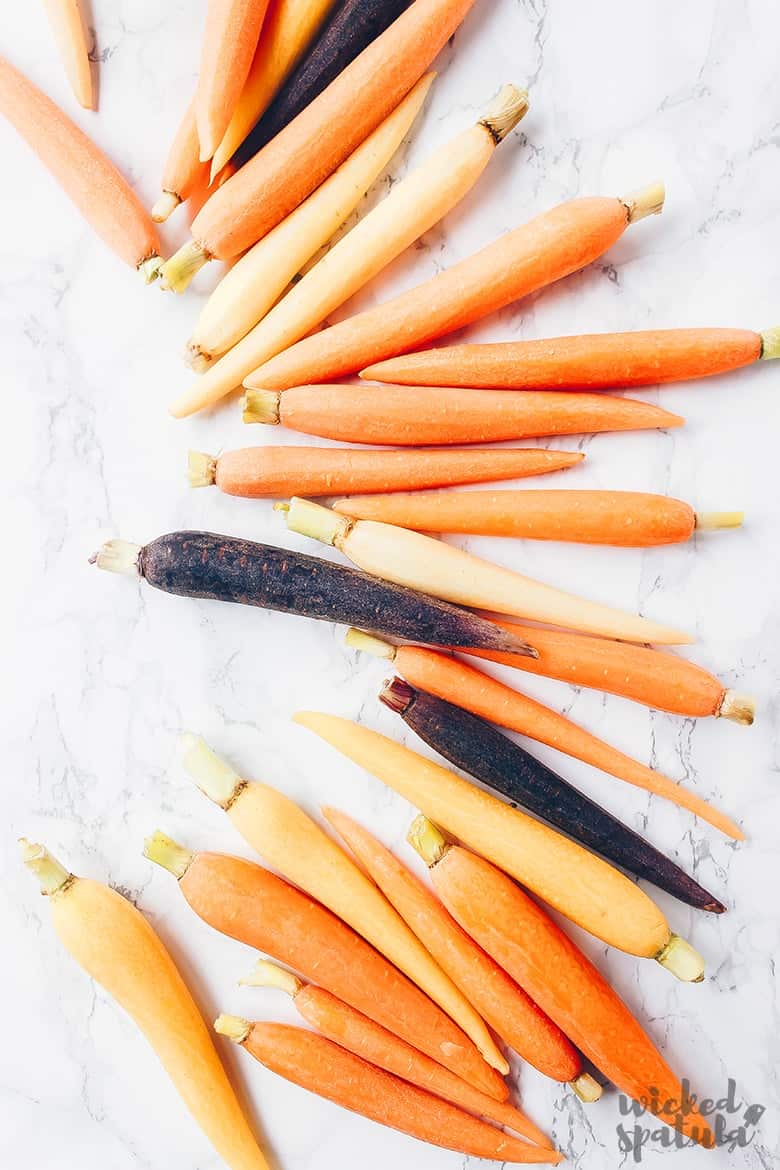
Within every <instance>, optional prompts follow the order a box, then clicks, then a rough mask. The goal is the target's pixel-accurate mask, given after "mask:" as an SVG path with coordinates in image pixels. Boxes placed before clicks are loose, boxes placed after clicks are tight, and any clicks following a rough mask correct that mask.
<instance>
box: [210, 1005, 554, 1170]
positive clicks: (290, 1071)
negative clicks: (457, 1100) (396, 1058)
mask: <svg viewBox="0 0 780 1170" xmlns="http://www.w3.org/2000/svg"><path fill="white" fill-rule="evenodd" d="M214 1027H215V1029H216V1030H217V1032H219V1033H220V1035H222V1036H227V1037H228V1038H229V1039H231V1040H233V1041H234V1042H235V1043H236V1044H239V1045H241V1047H242V1048H244V1049H245V1050H246V1051H247V1052H248V1053H249V1054H250V1055H251V1056H254V1058H255V1060H259V1061H260V1063H261V1064H264V1065H265V1066H266V1068H269V1069H270V1070H271V1071H272V1072H275V1073H277V1074H278V1075H279V1076H282V1077H284V1078H285V1079H286V1080H288V1081H292V1083H293V1084H295V1085H300V1087H301V1088H302V1089H308V1090H309V1092H310V1093H316V1094H317V1096H319V1097H324V1098H325V1099H326V1100H327V1101H332V1102H333V1103H334V1104H335V1105H341V1106H342V1107H343V1108H344V1109H349V1110H351V1111H352V1112H353V1113H359V1114H360V1115H361V1116H362V1117H368V1118H369V1119H370V1120H371V1121H378V1122H379V1124H380V1125H387V1126H389V1127H390V1128H391V1129H397V1130H400V1132H401V1133H406V1134H409V1136H410V1137H416V1138H419V1139H420V1141H424V1142H429V1143H430V1144H431V1145H434V1146H441V1147H443V1148H444V1149H446V1150H457V1151H458V1152H459V1153H462V1154H471V1155H473V1156H474V1157H477V1158H492V1159H494V1160H495V1161H498V1162H512V1163H514V1162H522V1163H525V1162H533V1163H537V1164H538V1163H540V1162H543V1163H548V1164H552V1165H557V1163H558V1162H560V1161H561V1160H562V1157H561V1155H560V1154H559V1153H557V1151H555V1150H550V1149H544V1148H540V1147H538V1146H531V1145H528V1143H526V1142H522V1141H520V1140H519V1139H518V1138H514V1137H510V1135H509V1134H507V1133H504V1132H503V1131H502V1130H500V1129H496V1128H495V1127H494V1126H491V1125H488V1124H487V1122H485V1121H480V1120H478V1119H477V1118H476V1117H472V1116H470V1115H469V1114H468V1113H464V1112H463V1111H462V1110H461V1109H458V1108H457V1107H456V1106H455V1105H450V1104H449V1102H447V1101H444V1100H442V1099H441V1098H440V1097H434V1096H432V1095H431V1094H430V1093H426V1092H425V1091H424V1090H423V1089H418V1088H417V1087H416V1086H415V1085H412V1084H409V1083H408V1082H406V1081H402V1080H399V1078H398V1077H395V1076H392V1075H391V1074H390V1073H387V1072H384V1071H383V1070H382V1069H380V1068H376V1067H375V1066H374V1065H373V1064H369V1063H368V1062H367V1061H365V1060H361V1059H360V1057H359V1056H354V1055H353V1054H352V1053H351V1052H348V1051H347V1050H346V1049H345V1048H342V1047H340V1045H338V1044H334V1043H333V1042H332V1041H330V1040H326V1038H325V1037H324V1036H317V1035H316V1034H315V1033H314V1032H307V1031H305V1030H304V1029H303V1028H294V1027H291V1026H290V1025H289V1024H270V1023H254V1024H251V1023H250V1022H249V1021H248V1020H244V1019H241V1018H240V1017H239V1016H225V1015H222V1016H220V1017H219V1018H218V1019H217V1021H216V1023H215V1024H214Z"/></svg>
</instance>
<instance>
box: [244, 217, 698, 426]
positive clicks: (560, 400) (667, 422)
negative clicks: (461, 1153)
mask: <svg viewBox="0 0 780 1170" xmlns="http://www.w3.org/2000/svg"><path fill="white" fill-rule="evenodd" d="M346 238H347V239H348V238H349V237H346ZM331 254H332V253H331ZM315 271H316V270H315ZM311 275H313V273H311ZM305 279H306V278H304V281H301V284H300V285H298V286H297V287H296V288H295V289H294V290H293V291H292V292H291V293H289V294H288V296H289V297H294V296H295V294H296V293H297V291H298V288H301V287H303V284H304V283H305ZM287 299H288V298H287V297H286V298H285V300H284V301H282V303H281V305H280V306H279V310H277V311H280V310H282V309H283V308H284V305H285V302H286V300H287ZM269 320H270V318H269ZM262 377H263V375H262V371H260V372H255V373H253V374H250V375H249V377H248V378H247V379H246V380H245V384H246V385H248V386H251V387H255V386H256V383H257V382H258V381H259V380H262ZM684 421H685V420H684V419H682V418H680V416H679V415H677V414H670V413H669V411H667V410H662V409H661V407H660V406H653V405H651V404H650V403H649V402H637V401H635V400H634V399H632V398H613V397H610V396H609V395H606V394H577V395H574V394H561V393H557V392H556V391H554V390H551V391H545V390H533V391H531V390H480V391H479V392H477V391H474V390H458V389H451V390H438V389H435V388H433V389H432V388H428V387H417V388H416V389H411V388H406V387H404V386H385V387H384V388H383V389H381V390H378V389H374V388H372V387H364V386H342V385H335V386H334V385H324V386H297V387H295V388H293V389H290V390H285V391H284V393H280V392H279V391H278V390H263V389H248V390H247V393H246V399H245V403H244V422H267V423H271V424H272V425H274V424H278V423H282V424H283V425H284V426H286V427H289V428H290V429H291V430H296V431H302V432H303V433H304V434H307V435H320V436H321V437H322V438H326V439H338V440H339V441H340V442H346V443H393V444H395V445H396V446H399V447H430V446H434V445H437V444H438V445H440V446H445V445H447V444H448V443H497V442H503V441H504V440H507V439H528V438H533V437H537V436H540V435H580V434H595V433H596V432H599V431H636V430H649V429H655V428H658V427H678V426H682V424H683V422H684Z"/></svg>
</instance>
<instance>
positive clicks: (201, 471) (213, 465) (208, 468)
mask: <svg viewBox="0 0 780 1170" xmlns="http://www.w3.org/2000/svg"><path fill="white" fill-rule="evenodd" d="M187 479H188V480H189V481H190V487H194V488H201V487H212V486H213V485H214V484H215V483H216V482H217V461H216V459H215V458H214V456H213V455H206V454H205V452H203V451H190V452H189V453H188V454H187Z"/></svg>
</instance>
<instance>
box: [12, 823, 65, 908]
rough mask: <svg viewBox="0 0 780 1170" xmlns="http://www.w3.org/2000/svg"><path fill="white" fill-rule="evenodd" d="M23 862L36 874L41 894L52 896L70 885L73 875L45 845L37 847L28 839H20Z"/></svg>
mask: <svg viewBox="0 0 780 1170" xmlns="http://www.w3.org/2000/svg"><path fill="white" fill-rule="evenodd" d="M19 845H20V847H21V850H22V861H23V862H24V864H25V865H26V866H27V868H28V869H29V870H30V871H31V872H32V873H34V874H35V876H36V877H37V879H38V881H39V882H40V885H41V893H42V894H46V895H48V896H51V895H52V894H56V893H58V892H59V891H60V890H61V889H63V888H64V887H65V886H67V885H69V884H70V882H71V880H72V877H73V875H72V874H71V873H70V872H69V871H68V870H67V869H66V868H65V866H64V865H60V863H59V861H57V858H56V857H52V855H51V853H49V850H48V849H47V848H46V847H45V846H44V845H36V844H33V843H32V842H31V841H28V840H27V838H26V837H20V838H19Z"/></svg>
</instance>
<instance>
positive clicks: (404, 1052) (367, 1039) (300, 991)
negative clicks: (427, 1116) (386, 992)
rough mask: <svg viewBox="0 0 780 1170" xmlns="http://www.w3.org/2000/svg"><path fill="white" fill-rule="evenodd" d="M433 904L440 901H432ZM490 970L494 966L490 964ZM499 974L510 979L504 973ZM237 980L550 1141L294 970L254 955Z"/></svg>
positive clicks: (399, 1070)
mask: <svg viewBox="0 0 780 1170" xmlns="http://www.w3.org/2000/svg"><path fill="white" fill-rule="evenodd" d="M431 897H433V895H431ZM434 901H436V899H434ZM437 905H440V903H438V902H437ZM441 909H442V913H443V914H447V911H446V910H444V909H443V907H442V908H441ZM448 917H449V916H448ZM450 921H451V922H452V924H453V927H454V928H455V929H456V930H458V931H460V929H461V928H460V927H459V926H458V925H457V923H456V922H455V921H454V919H450ZM461 933H462V934H463V937H464V938H466V939H468V941H469V944H470V945H471V946H472V947H473V948H474V949H475V950H476V951H478V952H479V953H480V954H483V955H484V952H483V951H479V948H478V947H477V946H476V944H475V943H473V942H471V940H470V939H469V938H468V935H467V934H466V933H465V931H461ZM485 957H487V956H485ZM496 970H500V968H498V967H496ZM502 974H503V973H502ZM504 978H505V979H506V980H507V981H508V982H510V980H509V976H508V975H505V976H504ZM241 984H242V986H245V987H273V988H278V989H279V990H281V991H285V992H286V993H287V994H288V995H289V996H291V997H292V999H293V1001H294V1003H295V1006H296V1008H297V1009H298V1011H299V1012H300V1014H301V1015H302V1016H303V1018H304V1020H306V1022H307V1023H308V1024H311V1025H312V1027H313V1028H316V1029H317V1031H318V1032H321V1033H322V1035H323V1036H325V1037H326V1038H327V1039H328V1040H332V1041H333V1042H334V1043H335V1044H339V1045H340V1046H341V1047H342V1048H346V1049H347V1051H348V1052H354V1054H355V1056H359V1057H361V1058H362V1059H363V1060H367V1061H368V1062H369V1063H370V1064H374V1065H376V1066H377V1068H382V1069H384V1070H385V1072H389V1073H393V1074H394V1075H395V1076H397V1077H400V1078H401V1080H402V1081H409V1082H410V1084H413V1085H417V1087H418V1088H420V1089H427V1091H428V1092H429V1093H433V1094H434V1096H436V1097H443V1098H444V1100H445V1101H450V1102H451V1103H452V1104H453V1105H459V1106H460V1108H461V1109H465V1110H466V1111H467V1112H468V1113H474V1114H476V1116H477V1117H487V1118H488V1119H489V1120H490V1121H495V1122H497V1123H498V1124H499V1125H503V1126H506V1128H507V1129H512V1130H514V1131H515V1133H519V1134H522V1136H523V1137H525V1138H528V1139H529V1140H530V1141H532V1142H536V1143H537V1144H538V1145H541V1146H549V1145H550V1142H549V1140H548V1138H547V1137H546V1136H545V1134H543V1133H542V1131H541V1130H540V1129H538V1128H537V1127H536V1126H535V1125H534V1124H533V1122H531V1121H529V1120H528V1118H527V1117H525V1116H524V1115H523V1114H522V1113H521V1112H520V1110H519V1109H516V1108H515V1107H514V1105H510V1104H509V1103H508V1102H507V1103H504V1104H502V1103H501V1102H499V1101H495V1100H494V1099H493V1098H492V1097H488V1096H487V1095H486V1094H485V1093H480V1092H479V1090H477V1089H473V1088H472V1087H471V1085H467V1084H466V1082H465V1081H462V1080H461V1079H460V1077H456V1076H455V1074H454V1073H451V1072H450V1071H449V1069H446V1068H443V1067H442V1066H441V1065H440V1064H437V1063H436V1061H435V1060H431V1058H430V1057H429V1056H425V1055H424V1053H422V1052H419V1051H418V1049H416V1048H412V1046H411V1044H407V1043H406V1041H405V1040H400V1039H399V1038H398V1036H394V1035H393V1033H392V1032H388V1030H387V1028H383V1027H381V1025H380V1024H375V1023H374V1021H373V1020H369V1018H368V1016H364V1015H362V1014H361V1012H356V1011H355V1009H354V1008H351V1007H349V1005H348V1004H346V1003H343V1002H342V1000H340V999H337V998H336V996H335V995H331V993H330V992H329V991H324V990H323V988H321V987H315V985H314V984H313V983H308V984H304V983H301V981H300V979H297V978H296V977H295V975H292V974H290V972H289V971H285V970H283V969H282V968H281V967H277V966H276V964H275V963H269V962H268V961H267V960H266V959H260V961H259V962H258V963H256V964H255V966H254V968H253V970H252V972H251V974H250V975H249V976H248V977H247V978H246V979H242V980H241Z"/></svg>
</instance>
